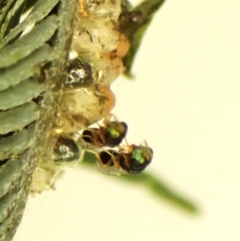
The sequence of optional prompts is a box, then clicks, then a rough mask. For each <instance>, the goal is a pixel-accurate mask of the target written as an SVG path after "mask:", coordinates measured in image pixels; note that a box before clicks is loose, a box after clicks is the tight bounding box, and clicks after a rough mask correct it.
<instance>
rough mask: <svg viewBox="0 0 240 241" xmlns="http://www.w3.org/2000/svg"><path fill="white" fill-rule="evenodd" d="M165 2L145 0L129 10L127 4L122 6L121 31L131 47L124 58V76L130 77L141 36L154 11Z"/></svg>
mask: <svg viewBox="0 0 240 241" xmlns="http://www.w3.org/2000/svg"><path fill="white" fill-rule="evenodd" d="M164 2H165V0H146V1H144V2H142V3H141V4H140V5H138V6H137V7H135V8H134V9H131V7H130V5H129V4H128V2H125V3H124V4H123V13H122V15H121V17H120V28H121V31H122V32H123V33H124V34H125V35H126V36H127V37H128V39H129V41H130V43H131V47H130V50H129V52H128V54H127V55H126V56H125V57H124V59H123V62H124V66H125V72H124V73H125V75H126V76H127V77H132V76H133V75H132V72H131V69H132V64H133V61H134V59H135V56H136V53H137V51H138V49H139V47H140V45H141V42H142V39H143V36H144V35H145V32H146V30H147V28H148V26H149V24H150V23H151V21H152V18H153V16H154V14H155V13H156V11H157V10H158V9H159V8H160V7H161V6H162V5H163V3H164Z"/></svg>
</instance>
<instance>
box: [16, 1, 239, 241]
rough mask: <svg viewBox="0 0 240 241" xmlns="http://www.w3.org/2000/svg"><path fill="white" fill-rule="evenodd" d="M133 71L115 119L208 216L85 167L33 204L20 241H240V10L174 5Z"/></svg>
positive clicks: (218, 4)
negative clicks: (183, 209) (181, 208)
mask: <svg viewBox="0 0 240 241" xmlns="http://www.w3.org/2000/svg"><path fill="white" fill-rule="evenodd" d="M133 71H134V73H135V75H136V80H135V81H128V80H125V79H123V78H119V79H118V80H117V81H116V83H115V84H114V86H113V90H114V92H115V93H116V96H117V106H116V108H115V110H114V113H115V114H116V115H117V116H118V118H119V119H120V120H126V121H127V122H128V124H129V133H128V141H129V142H130V143H140V142H141V141H142V140H144V139H146V140H147V141H148V143H149V145H151V147H152V148H153V149H154V159H153V163H152V164H151V166H150V167H149V168H148V170H150V171H154V172H155V173H156V174H158V175H160V177H163V178H164V179H165V180H166V181H168V182H169V183H171V184H172V185H173V186H174V187H176V189H178V190H179V191H180V190H181V191H182V192H183V193H185V194H186V195H188V196H189V197H191V198H192V199H193V200H195V201H196V202H197V203H198V204H199V206H200V207H201V214H200V215H199V216H196V217H194V216H190V215H186V214H184V213H182V212H180V211H178V210H177V209H174V208H172V207H171V206H169V205H168V204H166V203H165V202H158V201H157V200H155V199H154V197H153V196H151V195H150V194H149V193H148V192H147V191H146V190H144V189H138V188H137V187H133V186H125V185H124V184H122V183H118V182H116V181H115V180H114V178H112V177H109V176H104V175H103V174H101V173H99V172H98V171H97V170H96V171H95V170H94V171H92V172H88V171H87V170H86V169H84V168H79V169H78V170H72V171H69V172H68V174H67V175H66V176H65V177H64V178H63V179H62V180H61V181H60V182H59V183H58V185H57V190H56V191H52V192H47V193H45V194H43V195H42V196H40V197H37V198H35V199H33V200H30V201H29V204H28V206H27V208H26V213H25V216H24V219H23V222H22V223H21V225H20V227H19V230H18V233H17V235H16V237H15V239H14V240H15V241H75V240H76V241H78V240H79V241H80V240H81V241H103V240H104V241H112V240H114V241H128V240H129V241H132V240H134V241H135V240H137V241H146V240H148V241H155V240H156V241H158V240H161V241H239V240H240V231H239V229H240V194H239V192H240V175H239V173H240V151H239V150H240V1H239V0H195V1H192V0H182V1H177V0H169V1H167V2H166V4H165V5H164V7H163V8H162V9H161V10H160V12H159V13H158V14H157V15H156V17H155V19H154V22H153V23H152V26H151V28H150V29H149V30H148V33H147V36H146V37H145V39H144V43H143V45H142V48H141V51H140V52H139V54H138V58H137V61H136V63H135V65H134V69H133Z"/></svg>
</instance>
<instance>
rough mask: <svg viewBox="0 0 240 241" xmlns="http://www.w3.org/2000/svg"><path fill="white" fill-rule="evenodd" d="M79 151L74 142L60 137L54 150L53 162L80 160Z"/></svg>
mask: <svg viewBox="0 0 240 241" xmlns="http://www.w3.org/2000/svg"><path fill="white" fill-rule="evenodd" d="M80 153H81V151H80V149H79V147H78V145H77V144H76V143H75V141H74V140H72V139H69V138H65V137H60V138H59V139H58V141H57V143H56V146H55V148H54V158H53V159H54V162H55V163H57V164H58V163H59V164H60V163H63V162H73V161H78V160H79V159H80V156H81V155H80Z"/></svg>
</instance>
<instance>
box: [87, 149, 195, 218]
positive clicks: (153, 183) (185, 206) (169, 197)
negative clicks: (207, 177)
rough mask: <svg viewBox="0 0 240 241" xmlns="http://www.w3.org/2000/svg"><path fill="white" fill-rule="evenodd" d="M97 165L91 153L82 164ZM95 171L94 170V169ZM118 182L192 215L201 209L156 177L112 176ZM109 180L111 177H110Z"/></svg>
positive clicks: (138, 175) (142, 175) (145, 175)
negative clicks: (148, 192) (148, 193)
mask: <svg viewBox="0 0 240 241" xmlns="http://www.w3.org/2000/svg"><path fill="white" fill-rule="evenodd" d="M95 163H96V157H95V156H94V155H93V154H91V153H86V154H85V158H84V160H83V162H82V164H83V165H85V166H87V167H92V166H93V165H95ZM92 169H93V168H92ZM111 177H112V178H115V180H118V181H124V182H128V183H130V184H132V185H135V186H137V185H138V186H139V187H140V188H146V189H147V190H148V191H150V192H151V193H152V194H153V195H154V196H155V197H157V198H160V199H161V200H164V201H167V202H168V203H169V204H171V205H173V206H175V207H177V208H179V209H181V210H182V211H185V212H187V213H190V214H196V213H198V212H199V209H198V207H197V205H196V204H194V203H193V202H192V201H190V200H189V199H188V198H186V197H183V195H181V194H179V193H178V192H177V191H175V190H174V189H172V188H171V187H169V185H167V184H166V183H165V182H164V181H163V180H161V179H160V178H159V177H156V175H154V174H151V173H148V172H143V173H141V174H137V175H134V174H132V175H130V174H129V175H121V176H114V175H112V176H111ZM108 178H109V176H108Z"/></svg>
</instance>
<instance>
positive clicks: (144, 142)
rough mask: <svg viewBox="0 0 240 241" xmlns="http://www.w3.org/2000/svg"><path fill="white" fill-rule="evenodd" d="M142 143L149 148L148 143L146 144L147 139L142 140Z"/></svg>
mask: <svg viewBox="0 0 240 241" xmlns="http://www.w3.org/2000/svg"><path fill="white" fill-rule="evenodd" d="M143 144H144V145H145V146H146V147H148V148H149V145H148V143H147V141H146V140H144V141H143Z"/></svg>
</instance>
